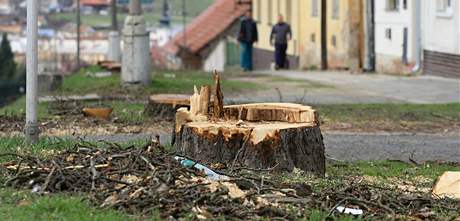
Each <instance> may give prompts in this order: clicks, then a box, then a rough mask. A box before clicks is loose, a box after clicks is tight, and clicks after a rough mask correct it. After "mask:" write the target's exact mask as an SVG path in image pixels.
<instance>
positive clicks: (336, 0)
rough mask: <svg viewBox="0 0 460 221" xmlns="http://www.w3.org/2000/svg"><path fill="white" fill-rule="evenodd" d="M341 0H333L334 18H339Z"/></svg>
mask: <svg viewBox="0 0 460 221" xmlns="http://www.w3.org/2000/svg"><path fill="white" fill-rule="evenodd" d="M339 13H340V0H332V19H339Z"/></svg>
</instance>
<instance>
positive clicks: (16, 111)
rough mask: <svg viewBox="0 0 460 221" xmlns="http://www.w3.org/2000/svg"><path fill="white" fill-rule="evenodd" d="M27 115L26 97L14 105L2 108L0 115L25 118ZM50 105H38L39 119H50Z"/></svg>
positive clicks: (19, 99)
mask: <svg viewBox="0 0 460 221" xmlns="http://www.w3.org/2000/svg"><path fill="white" fill-rule="evenodd" d="M25 114H26V97H25V96H22V97H20V98H18V99H17V100H16V101H14V102H13V103H11V104H9V105H7V106H4V107H1V108H0V115H13V116H23V115H25ZM48 117H50V115H49V114H48V104H46V103H39V104H38V118H48Z"/></svg>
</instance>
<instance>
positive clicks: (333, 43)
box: [331, 35, 337, 48]
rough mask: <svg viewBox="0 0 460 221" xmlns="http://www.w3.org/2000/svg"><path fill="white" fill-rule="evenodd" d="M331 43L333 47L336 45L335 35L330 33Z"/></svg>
mask: <svg viewBox="0 0 460 221" xmlns="http://www.w3.org/2000/svg"><path fill="white" fill-rule="evenodd" d="M331 45H332V46H334V48H336V47H337V37H336V36H335V35H332V38H331Z"/></svg>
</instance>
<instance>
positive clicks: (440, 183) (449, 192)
mask: <svg viewBox="0 0 460 221" xmlns="http://www.w3.org/2000/svg"><path fill="white" fill-rule="evenodd" d="M433 195H435V196H438V197H449V198H453V199H457V200H460V171H446V172H444V173H443V174H442V175H441V176H440V177H439V178H438V180H437V181H436V184H435V186H434V188H433Z"/></svg>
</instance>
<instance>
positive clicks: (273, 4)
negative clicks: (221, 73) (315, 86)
mask: <svg viewBox="0 0 460 221" xmlns="http://www.w3.org/2000/svg"><path fill="white" fill-rule="evenodd" d="M303 1H307V0H253V2H252V3H253V7H252V10H253V13H252V14H253V17H254V19H255V20H256V22H257V29H258V31H259V41H258V42H257V43H256V44H255V45H254V47H255V52H254V58H255V61H254V66H255V68H265V69H267V68H269V66H270V63H271V62H272V61H273V58H269V57H272V56H268V55H270V54H271V53H272V52H273V51H274V48H273V46H272V45H271V44H270V33H271V30H272V27H273V25H275V24H276V22H277V20H278V15H279V14H282V15H283V16H284V19H285V21H286V22H287V23H288V24H290V25H291V29H292V40H291V41H290V42H289V43H288V50H287V54H288V55H289V57H290V66H291V68H295V67H297V66H298V65H297V64H298V62H297V61H296V60H297V57H298V55H299V45H300V43H299V36H300V31H299V25H300V24H299V22H300V21H299V16H300V15H301V14H302V13H303V11H302V10H300V4H302V2H303ZM257 56H262V59H259V58H257ZM267 59H268V60H267Z"/></svg>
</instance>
